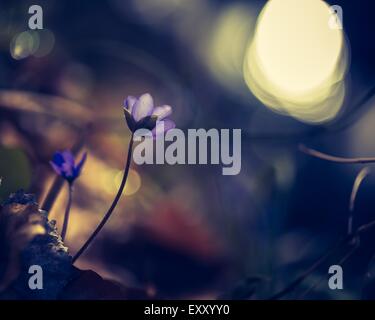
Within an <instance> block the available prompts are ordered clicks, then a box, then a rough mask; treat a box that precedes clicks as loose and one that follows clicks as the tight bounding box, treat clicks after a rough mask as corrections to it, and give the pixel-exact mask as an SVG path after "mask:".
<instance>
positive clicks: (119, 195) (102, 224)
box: [73, 135, 133, 263]
mask: <svg viewBox="0 0 375 320" xmlns="http://www.w3.org/2000/svg"><path fill="white" fill-rule="evenodd" d="M132 151H133V135H132V136H131V137H130V142H129V149H128V157H127V160H126V165H125V170H124V175H123V177H122V181H121V185H120V188H119V190H118V192H117V194H116V197H115V198H114V200H113V202H112V205H111V206H110V208H109V209H108V211H107V213H106V214H105V215H104V218H103V219H102V221H101V222H100V223H99V225H98V226H97V227H96V229H95V230H94V232H93V233H92V234H91V236H90V238H88V240H87V241H86V242H85V244H84V245H83V246H82V247H81V249H79V250H78V252H77V253H76V254H75V256H74V257H73V263H74V262H75V261H76V260H77V259H78V258H79V257H80V256H81V255H82V254H83V253H84V252H85V251H86V249H87V248H88V247H89V246H90V244H91V243H92V241H93V240H94V239H95V237H96V236H97V235H98V233H99V232H100V231H101V230H102V229H103V227H104V225H105V224H106V222H107V221H108V219H109V218H110V217H111V215H112V213H113V210H114V209H115V208H116V206H117V203H118V201H119V200H120V198H121V195H122V193H123V191H124V188H125V185H126V180H127V179H128V174H129V169H130V164H131V157H132Z"/></svg>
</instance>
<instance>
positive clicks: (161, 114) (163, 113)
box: [152, 105, 172, 120]
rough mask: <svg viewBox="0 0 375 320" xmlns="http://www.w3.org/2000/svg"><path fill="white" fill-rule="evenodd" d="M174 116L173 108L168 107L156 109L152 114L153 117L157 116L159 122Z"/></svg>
mask: <svg viewBox="0 0 375 320" xmlns="http://www.w3.org/2000/svg"><path fill="white" fill-rule="evenodd" d="M171 114H172V107H171V106H168V105H164V106H160V107H156V108H155V109H154V111H153V112H152V115H153V116H157V117H158V120H163V119H165V118H166V117H168V116H170V115H171Z"/></svg>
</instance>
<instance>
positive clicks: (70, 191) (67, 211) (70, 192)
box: [61, 183, 73, 241]
mask: <svg viewBox="0 0 375 320" xmlns="http://www.w3.org/2000/svg"><path fill="white" fill-rule="evenodd" d="M68 188H69V195H68V204H67V205H66V209H65V215H64V223H63V227H62V230H61V239H62V241H64V240H65V236H66V232H67V231H68V224H69V214H70V208H71V206H72V198H73V184H72V183H69V184H68Z"/></svg>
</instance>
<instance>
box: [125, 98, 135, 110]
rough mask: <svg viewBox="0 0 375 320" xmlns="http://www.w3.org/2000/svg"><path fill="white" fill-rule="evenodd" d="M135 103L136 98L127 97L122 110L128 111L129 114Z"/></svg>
mask: <svg viewBox="0 0 375 320" xmlns="http://www.w3.org/2000/svg"><path fill="white" fill-rule="evenodd" d="M136 102H137V98H136V97H133V96H128V97H127V98H126V100H125V101H124V108H125V109H127V110H129V112H130V113H132V110H133V106H134V104H135V103H136Z"/></svg>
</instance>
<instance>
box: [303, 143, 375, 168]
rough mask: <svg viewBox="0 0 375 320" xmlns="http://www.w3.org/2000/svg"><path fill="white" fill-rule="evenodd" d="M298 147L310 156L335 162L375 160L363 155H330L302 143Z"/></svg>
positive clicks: (370, 161)
mask: <svg viewBox="0 0 375 320" xmlns="http://www.w3.org/2000/svg"><path fill="white" fill-rule="evenodd" d="M299 149H300V150H301V151H302V152H303V153H306V154H308V155H310V156H312V157H316V158H319V159H323V160H327V161H331V162H337V163H347V164H354V163H362V164H363V163H373V162H375V157H364V158H343V157H336V156H332V155H329V154H326V153H323V152H320V151H317V150H314V149H310V148H308V147H306V146H305V145H303V144H300V145H299Z"/></svg>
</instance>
